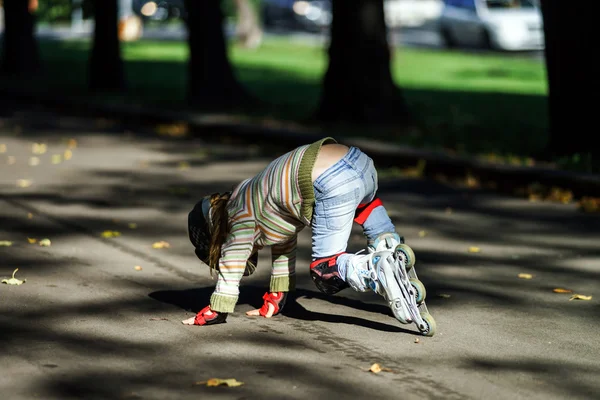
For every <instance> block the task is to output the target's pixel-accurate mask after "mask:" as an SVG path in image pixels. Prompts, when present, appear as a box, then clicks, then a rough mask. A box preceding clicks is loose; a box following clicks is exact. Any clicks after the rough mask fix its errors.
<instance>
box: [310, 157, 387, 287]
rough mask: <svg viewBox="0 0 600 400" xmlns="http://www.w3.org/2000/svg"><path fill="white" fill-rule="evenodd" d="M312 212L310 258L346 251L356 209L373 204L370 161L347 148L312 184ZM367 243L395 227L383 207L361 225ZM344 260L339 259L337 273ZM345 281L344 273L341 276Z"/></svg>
mask: <svg viewBox="0 0 600 400" xmlns="http://www.w3.org/2000/svg"><path fill="white" fill-rule="evenodd" d="M313 186H314V190H315V209H314V212H313V217H312V223H311V228H312V259H313V261H314V260H317V259H320V258H326V257H331V256H334V255H336V254H338V253H342V252H345V251H346V248H347V247H348V239H349V238H350V233H351V231H352V224H353V222H354V218H355V213H356V209H357V208H358V207H359V206H360V205H362V204H367V203H370V202H371V201H373V199H375V197H376V193H377V171H376V170H375V166H374V164H373V160H372V159H371V158H370V157H368V156H367V155H366V154H365V153H363V152H362V151H360V150H359V149H358V148H356V147H350V150H349V151H348V153H347V154H346V155H345V156H344V158H342V159H341V160H340V161H338V162H337V163H335V164H334V165H332V166H331V167H329V168H328V169H327V170H325V172H323V173H322V174H321V175H320V176H319V177H318V178H317V180H316V181H315V182H314V184H313ZM362 228H363V231H364V234H365V236H366V238H367V241H372V240H375V238H377V236H379V235H381V234H382V233H387V232H390V233H394V232H396V228H395V227H394V224H393V223H392V221H391V219H390V217H389V216H388V214H387V211H386V210H385V208H384V207H383V206H378V207H376V208H374V209H373V211H372V212H371V213H370V215H369V216H368V218H367V219H366V220H365V222H364V223H363V225H362ZM347 260H348V257H343V258H342V257H340V258H339V259H338V264H340V263H341V264H344V265H338V266H340V267H342V268H340V272H342V271H345V263H346V262H347ZM341 275H342V278H343V279H345V276H344V274H341Z"/></svg>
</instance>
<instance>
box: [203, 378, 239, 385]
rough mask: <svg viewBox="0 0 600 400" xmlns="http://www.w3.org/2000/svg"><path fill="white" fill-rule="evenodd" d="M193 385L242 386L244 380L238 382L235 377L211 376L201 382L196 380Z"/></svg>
mask: <svg viewBox="0 0 600 400" xmlns="http://www.w3.org/2000/svg"><path fill="white" fill-rule="evenodd" d="M194 384H195V385H206V386H228V387H235V386H242V385H243V384H244V382H240V381H238V380H236V379H233V378H231V379H219V378H211V379H209V380H207V381H201V382H196V383H194Z"/></svg>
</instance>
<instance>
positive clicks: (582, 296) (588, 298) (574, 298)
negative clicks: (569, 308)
mask: <svg viewBox="0 0 600 400" xmlns="http://www.w3.org/2000/svg"><path fill="white" fill-rule="evenodd" d="M591 299H592V296H585V295H583V294H574V295H573V296H571V298H570V299H569V301H571V300H591Z"/></svg>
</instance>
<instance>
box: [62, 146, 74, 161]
mask: <svg viewBox="0 0 600 400" xmlns="http://www.w3.org/2000/svg"><path fill="white" fill-rule="evenodd" d="M63 157H64V159H65V160H70V159H71V157H73V152H72V151H71V150H69V149H67V150H65V152H64V154H63Z"/></svg>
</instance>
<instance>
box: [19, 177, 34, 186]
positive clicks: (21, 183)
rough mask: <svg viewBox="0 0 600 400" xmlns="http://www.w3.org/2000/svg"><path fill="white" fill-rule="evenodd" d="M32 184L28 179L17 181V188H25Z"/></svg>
mask: <svg viewBox="0 0 600 400" xmlns="http://www.w3.org/2000/svg"><path fill="white" fill-rule="evenodd" d="M32 183H33V182H31V180H30V179H17V186H18V187H20V188H27V187H29V186H31V184H32Z"/></svg>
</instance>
